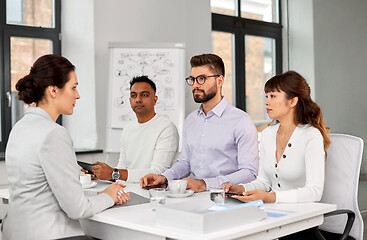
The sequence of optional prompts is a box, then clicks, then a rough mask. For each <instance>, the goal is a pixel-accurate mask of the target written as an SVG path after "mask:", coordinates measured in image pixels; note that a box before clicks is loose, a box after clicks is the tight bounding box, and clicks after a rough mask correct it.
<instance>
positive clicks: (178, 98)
mask: <svg viewBox="0 0 367 240" xmlns="http://www.w3.org/2000/svg"><path fill="white" fill-rule="evenodd" d="M109 54H110V73H109V75H110V81H109V84H110V86H109V87H110V94H109V104H108V127H107V134H106V137H107V141H106V150H105V151H106V152H119V150H120V136H121V132H122V130H123V128H124V126H125V125H126V124H127V123H128V122H130V121H136V116H135V113H134V112H133V111H132V109H131V107H130V101H129V98H130V81H131V79H132V78H133V77H135V76H142V75H146V76H148V77H149V78H150V79H151V80H153V82H154V83H155V84H156V86H157V92H156V95H157V96H158V101H157V104H156V106H155V111H156V113H157V114H160V115H164V116H166V117H168V118H169V119H170V120H171V121H172V122H173V123H174V124H175V125H176V127H177V129H178V132H179V133H180V136H181V131H182V125H183V121H184V114H185V86H184V84H185V80H184V78H185V75H184V66H185V64H184V44H180V43H109ZM137 144H139V143H137Z"/></svg>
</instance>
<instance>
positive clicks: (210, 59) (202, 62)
mask: <svg viewBox="0 0 367 240" xmlns="http://www.w3.org/2000/svg"><path fill="white" fill-rule="evenodd" d="M190 64H191V68H193V67H201V66H206V65H208V66H209V67H210V69H211V70H213V71H214V72H215V73H216V74H219V75H223V77H224V73H225V72H224V63H223V60H222V58H221V57H219V56H218V55H215V54H212V53H207V54H201V55H196V56H193V57H192V58H191V60H190Z"/></svg>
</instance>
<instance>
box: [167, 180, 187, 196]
mask: <svg viewBox="0 0 367 240" xmlns="http://www.w3.org/2000/svg"><path fill="white" fill-rule="evenodd" d="M168 188H169V191H170V192H171V193H173V194H182V193H185V192H186V188H187V181H186V180H171V181H168Z"/></svg>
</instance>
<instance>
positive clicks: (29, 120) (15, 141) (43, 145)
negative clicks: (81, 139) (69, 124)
mask: <svg viewBox="0 0 367 240" xmlns="http://www.w3.org/2000/svg"><path fill="white" fill-rule="evenodd" d="M5 161H6V168H7V171H8V180H9V191H10V201H9V208H8V212H7V216H6V217H5V218H4V222H3V240H5V239H55V238H62V237H69V236H76V235H83V234H84V233H83V231H82V229H81V226H80V224H79V221H78V219H80V218H87V217H90V216H92V215H94V214H96V213H98V212H101V211H103V210H104V209H106V208H108V207H111V206H113V205H114V201H113V199H112V198H111V197H110V196H109V195H108V194H105V193H103V194H99V195H95V196H86V195H84V193H83V190H82V186H81V184H80V182H79V174H80V168H79V167H78V164H77V162H76V157H75V152H74V148H73V144H72V140H71V137H70V135H69V134H68V132H67V131H66V129H65V128H64V127H62V126H60V125H58V124H57V123H55V122H54V121H53V120H52V119H51V117H50V116H49V115H48V114H47V112H46V111H44V110H43V109H41V108H38V107H29V109H28V111H27V112H26V114H25V116H24V117H23V118H22V119H21V120H20V121H19V122H18V123H17V124H16V125H15V126H14V128H13V129H12V131H11V133H10V136H9V140H8V144H7V147H6V152H5Z"/></svg>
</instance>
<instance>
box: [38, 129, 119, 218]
mask: <svg viewBox="0 0 367 240" xmlns="http://www.w3.org/2000/svg"><path fill="white" fill-rule="evenodd" d="M39 157H40V163H41V166H42V168H43V171H44V173H45V176H46V179H47V183H48V185H49V186H50V188H51V190H52V193H53V194H54V195H55V198H56V199H57V201H58V203H59V205H60V207H61V209H62V210H63V211H64V212H65V213H66V214H67V215H68V216H69V217H70V218H72V219H80V218H87V217H91V216H93V215H94V214H96V213H98V212H101V211H103V210H104V209H106V208H108V207H111V206H113V205H114V201H113V199H112V198H111V197H110V196H108V195H107V194H105V193H103V194H99V195H96V196H93V197H87V196H85V195H84V193H83V190H82V186H81V184H80V182H79V173H80V168H79V166H78V164H77V161H76V157H75V152H74V148H73V145H72V140H71V138H70V135H69V134H68V133H67V131H66V129H64V128H62V127H60V128H55V129H54V130H52V131H51V132H50V133H49V134H48V135H47V136H46V138H45V141H44V142H43V144H42V147H41V149H40V152H39Z"/></svg>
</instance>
